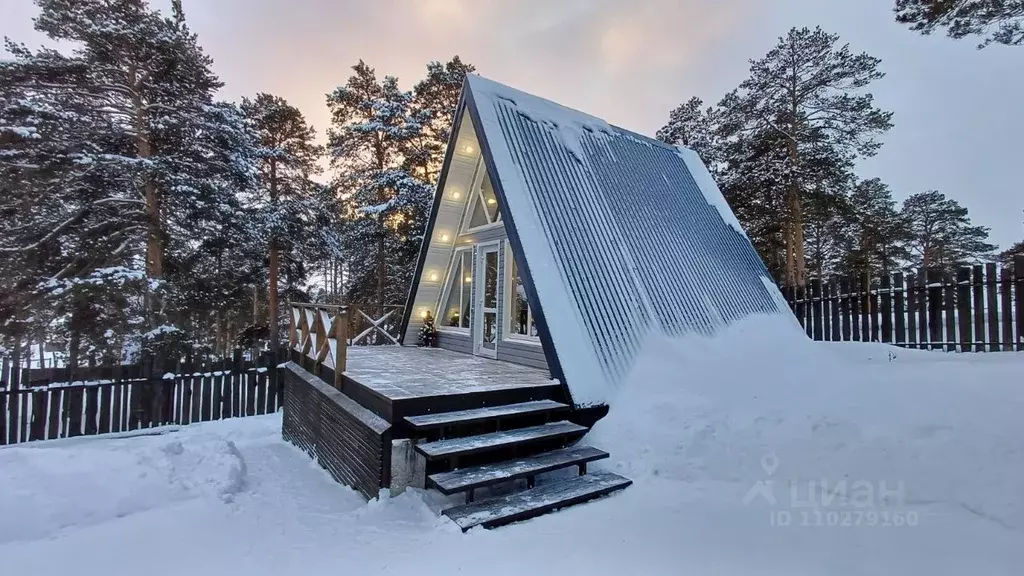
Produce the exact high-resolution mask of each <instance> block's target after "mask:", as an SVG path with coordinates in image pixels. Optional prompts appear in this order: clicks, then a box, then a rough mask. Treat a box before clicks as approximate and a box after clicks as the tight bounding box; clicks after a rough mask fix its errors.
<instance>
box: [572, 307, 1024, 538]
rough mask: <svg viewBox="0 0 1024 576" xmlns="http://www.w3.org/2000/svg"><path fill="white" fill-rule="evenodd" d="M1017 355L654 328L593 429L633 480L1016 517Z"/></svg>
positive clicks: (1021, 511)
mask: <svg viewBox="0 0 1024 576" xmlns="http://www.w3.org/2000/svg"><path fill="white" fill-rule="evenodd" d="M982 366H984V367H985V368H984V369H983V370H982V369H979V368H980V367H982ZM1022 367H1024V356H1022V355H1019V354H1006V355H1002V354H991V355H970V354H967V355H964V354H960V355H956V354H947V353H944V352H928V351H917V350H903V349H899V348H895V347H892V346H886V345H881V344H829V345H823V344H821V343H815V342H811V341H810V340H807V339H805V338H800V337H798V336H794V329H793V326H792V324H791V323H790V322H789V321H788V319H783V318H779V317H767V316H762V317H753V318H750V319H748V320H745V321H743V322H740V323H739V324H737V325H735V326H733V327H732V328H730V329H729V330H728V331H727V332H726V333H725V334H723V335H722V336H721V337H719V338H716V339H705V338H698V337H694V338H687V339H684V340H680V341H668V340H657V341H653V342H651V343H650V344H649V345H648V346H647V348H646V349H645V352H644V356H643V357H642V358H641V360H640V361H639V362H638V367H637V369H636V370H635V371H634V373H633V374H632V375H631V377H630V381H629V383H628V384H627V385H626V386H624V387H623V388H622V393H621V394H620V396H619V397H618V398H616V399H615V401H614V402H613V403H612V409H611V412H610V414H609V416H608V417H607V418H605V419H604V420H602V421H601V422H599V423H598V425H597V426H596V427H595V429H594V431H593V432H592V433H591V438H590V441H591V442H592V443H594V444H595V445H597V446H601V447H602V448H604V449H606V450H608V451H609V452H611V454H612V457H613V459H614V463H613V464H612V466H613V467H614V468H617V469H619V470H621V471H622V472H623V473H625V474H626V475H629V476H631V477H633V478H634V479H637V480H638V482H642V481H643V479H645V478H650V477H660V478H667V479H671V480H677V481H683V482H688V483H696V484H700V485H702V486H704V487H717V488H718V489H719V490H720V492H719V493H718V496H719V497H722V498H725V499H726V501H728V500H729V499H732V501H733V502H743V500H744V499H747V500H749V499H750V498H749V496H756V498H754V500H756V501H757V502H755V504H756V503H763V504H772V503H771V502H768V500H766V499H765V498H763V497H762V496H761V495H760V494H759V493H756V492H755V493H751V491H752V490H763V489H764V488H763V486H764V484H762V485H760V486H759V485H758V482H762V483H763V482H771V483H772V484H771V486H772V487H773V489H774V494H773V497H774V500H775V502H774V504H773V506H774V507H775V509H776V510H789V511H791V512H792V511H795V510H797V509H800V510H803V509H812V510H813V509H817V510H822V511H826V512H827V511H832V510H834V511H836V512H840V513H841V512H846V511H849V512H854V511H858V510H871V511H875V512H877V513H879V514H884V513H891V514H900V515H901V516H900V517H901V519H904V520H905V519H906V518H907V516H906V515H907V513H909V512H911V511H913V512H915V514H913V515H910V518H911V519H916V520H917V521H925V520H923V519H922V518H923V517H924V516H928V515H932V514H946V513H960V512H965V511H966V512H967V513H968V514H970V515H974V516H977V517H979V518H982V519H984V520H986V521H989V522H992V523H994V524H997V525H999V526H1003V527H1006V528H1012V529H1015V530H1024V491H1022V490H1024V441H1022V439H1024V418H1022V414H1024V386H1021V379H1020V375H1021V373H1022ZM744 503H750V502H744ZM845 516H846V514H839V517H840V520H844V519H845Z"/></svg>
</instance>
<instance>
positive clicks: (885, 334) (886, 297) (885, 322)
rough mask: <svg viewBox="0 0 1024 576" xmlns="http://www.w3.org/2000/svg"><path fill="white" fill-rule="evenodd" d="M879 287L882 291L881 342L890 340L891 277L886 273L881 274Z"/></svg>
mask: <svg viewBox="0 0 1024 576" xmlns="http://www.w3.org/2000/svg"><path fill="white" fill-rule="evenodd" d="M879 289H880V290H881V292H882V294H881V300H882V308H881V313H882V323H881V324H882V342H885V343H889V342H892V278H890V277H889V275H888V274H883V275H882V278H881V284H880V286H879Z"/></svg>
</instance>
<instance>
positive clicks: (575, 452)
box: [427, 446, 608, 494]
mask: <svg viewBox="0 0 1024 576" xmlns="http://www.w3.org/2000/svg"><path fill="white" fill-rule="evenodd" d="M607 457H608V453H607V452H605V451H603V450H598V449H597V448H591V447H590V446H574V447H572V448H562V449H559V450H553V451H551V452H545V453H543V454H538V455H536V456H533V457H530V458H522V459H517V460H509V461H506V462H498V463H495V464H486V465H484V466H475V467H472V468H462V469H460V470H454V471H452V472H441V473H439V474H432V475H430V476H428V477H427V480H429V483H430V484H432V485H433V486H434V487H435V488H437V490H438V491H439V492H441V493H442V494H455V493H456V492H463V491H465V490H473V489H476V488H482V487H484V486H491V485H494V484H499V483H501V482H506V481H509V480H516V479H519V478H527V477H529V476H536V475H537V474H543V473H545V472H551V471H552V470H558V469H559V468H565V467H568V466H573V465H578V464H585V463H587V462H593V461H595V460H601V459H602V458H607Z"/></svg>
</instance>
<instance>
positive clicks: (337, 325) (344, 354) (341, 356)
mask: <svg viewBox="0 0 1024 576" xmlns="http://www.w3.org/2000/svg"><path fill="white" fill-rule="evenodd" d="M334 338H335V340H336V341H337V347H338V357H337V358H335V359H334V387H335V388H337V389H338V390H341V383H342V376H341V375H342V373H343V372H344V371H345V368H346V366H347V364H348V313H347V312H345V311H344V310H338V311H337V312H336V313H335V320H334Z"/></svg>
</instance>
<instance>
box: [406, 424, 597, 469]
mask: <svg viewBox="0 0 1024 576" xmlns="http://www.w3.org/2000/svg"><path fill="white" fill-rule="evenodd" d="M586 431H587V428H586V427H585V426H580V425H578V424H573V423H572V422H550V423H548V424H541V425H540V426H531V427H529V428H519V429H516V430H504V431H501V432H491V433H490V434H480V435H478V436H464V437H461V438H449V439H447V440H437V441H436V442H426V443H423V444H417V445H416V451H417V452H419V453H420V454H423V455H424V456H426V457H427V460H438V459H441V458H451V457H453V456H465V455H468V454H477V453H479V452H487V451H489V450H497V449H499V448H506V447H509V446H514V445H516V444H522V443H524V442H535V441H538V440H549V439H555V438H558V437H563V436H569V435H570V434H582V433H584V432H586Z"/></svg>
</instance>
